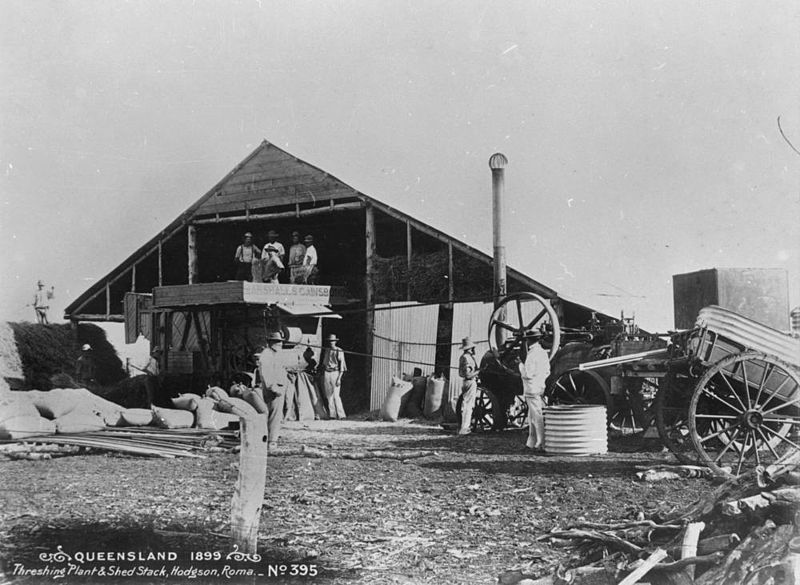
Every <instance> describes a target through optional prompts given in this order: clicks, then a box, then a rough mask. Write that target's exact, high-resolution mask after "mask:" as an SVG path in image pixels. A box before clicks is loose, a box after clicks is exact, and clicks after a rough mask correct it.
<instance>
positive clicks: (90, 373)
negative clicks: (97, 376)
mask: <svg viewBox="0 0 800 585" xmlns="http://www.w3.org/2000/svg"><path fill="white" fill-rule="evenodd" d="M94 372H95V365H94V356H93V355H92V346H91V345H89V344H88V343H84V344H83V347H81V355H80V356H78V359H77V361H76V362H75V379H76V380H77V381H78V382H85V383H90V382H94Z"/></svg>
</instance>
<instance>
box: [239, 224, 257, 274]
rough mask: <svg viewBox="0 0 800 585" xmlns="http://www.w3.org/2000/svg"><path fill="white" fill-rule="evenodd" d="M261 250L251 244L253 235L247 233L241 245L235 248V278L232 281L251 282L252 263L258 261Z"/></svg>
mask: <svg viewBox="0 0 800 585" xmlns="http://www.w3.org/2000/svg"><path fill="white" fill-rule="evenodd" d="M259 254H261V250H260V249H259V248H258V246H256V245H255V244H254V243H253V234H251V233H250V232H247V233H246V234H245V235H244V240H243V241H242V243H241V245H240V246H239V247H238V248H236V254H235V255H234V258H233V259H234V261H235V262H236V277H235V278H234V280H252V279H253V262H255V261H257V260H258V255H259Z"/></svg>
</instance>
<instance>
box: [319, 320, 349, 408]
mask: <svg viewBox="0 0 800 585" xmlns="http://www.w3.org/2000/svg"><path fill="white" fill-rule="evenodd" d="M337 341H339V338H338V337H336V335H333V334H331V335H328V336H327V337H326V338H325V342H326V343H327V347H324V348H322V354H321V355H320V358H319V369H320V371H321V374H322V388H323V390H324V392H325V398H326V399H327V401H328V413H329V414H330V417H331V418H336V419H343V418H346V417H347V415H346V414H345V412H344V406H342V398H341V392H342V376H343V375H344V373H345V372H346V371H347V363H346V362H345V359H344V351H342V349H341V348H340V347H336V342H337Z"/></svg>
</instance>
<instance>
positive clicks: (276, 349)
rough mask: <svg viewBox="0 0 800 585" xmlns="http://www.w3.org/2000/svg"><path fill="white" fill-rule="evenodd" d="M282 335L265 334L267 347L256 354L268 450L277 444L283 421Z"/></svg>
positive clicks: (283, 367) (275, 333) (284, 384)
mask: <svg viewBox="0 0 800 585" xmlns="http://www.w3.org/2000/svg"><path fill="white" fill-rule="evenodd" d="M282 349H283V337H282V336H281V334H280V333H278V332H277V331H273V332H272V333H270V334H269V335H267V347H266V348H265V349H264V351H262V352H261V353H260V354H258V372H259V374H260V376H261V390H262V392H263V393H264V402H265V403H266V404H267V409H268V410H269V414H268V415H267V432H268V439H267V440H268V443H267V448H268V449H269V450H272V449H274V448H275V447H277V446H278V436H279V435H280V431H281V423H282V422H283V404H284V400H285V396H286V386H287V383H288V378H287V377H286V360H285V358H284V356H283V351H282Z"/></svg>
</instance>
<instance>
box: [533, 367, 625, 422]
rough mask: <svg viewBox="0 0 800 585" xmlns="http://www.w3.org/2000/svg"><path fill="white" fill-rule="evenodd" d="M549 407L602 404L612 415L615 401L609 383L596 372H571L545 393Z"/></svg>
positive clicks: (565, 374)
mask: <svg viewBox="0 0 800 585" xmlns="http://www.w3.org/2000/svg"><path fill="white" fill-rule="evenodd" d="M544 402H545V404H546V405H548V406H553V405H555V404H602V405H604V406H605V407H606V416H609V417H610V415H611V413H612V412H613V408H614V401H613V399H612V397H611V391H610V390H609V388H608V382H606V381H605V379H604V378H603V377H602V376H601V375H599V374H597V373H596V372H592V371H591V370H590V371H586V372H582V371H581V370H569V371H567V372H564V373H563V374H561V375H560V376H559V377H558V378H556V379H555V380H553V381H552V382H551V383H550V385H549V386H548V387H547V389H546V390H545V393H544Z"/></svg>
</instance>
